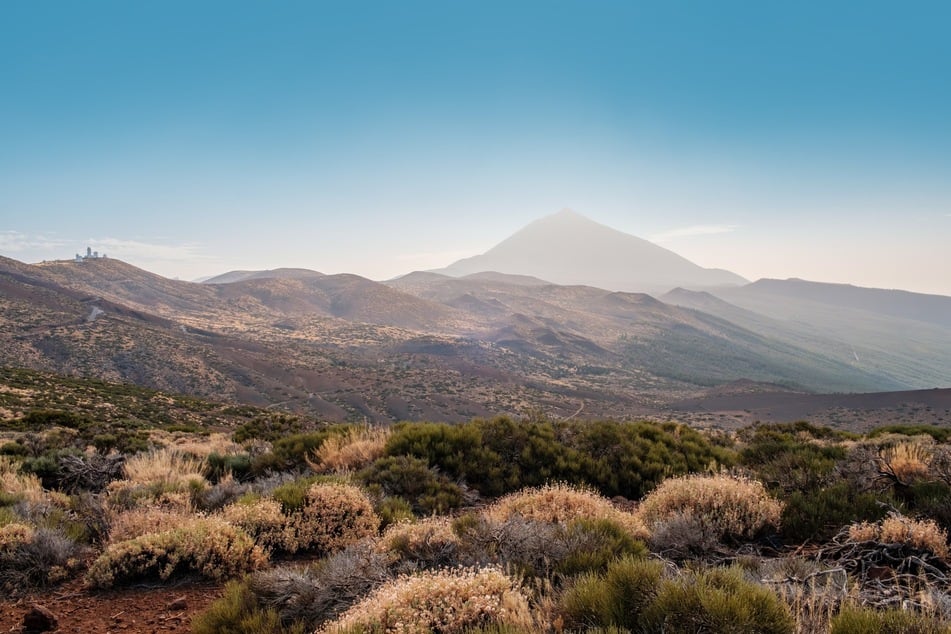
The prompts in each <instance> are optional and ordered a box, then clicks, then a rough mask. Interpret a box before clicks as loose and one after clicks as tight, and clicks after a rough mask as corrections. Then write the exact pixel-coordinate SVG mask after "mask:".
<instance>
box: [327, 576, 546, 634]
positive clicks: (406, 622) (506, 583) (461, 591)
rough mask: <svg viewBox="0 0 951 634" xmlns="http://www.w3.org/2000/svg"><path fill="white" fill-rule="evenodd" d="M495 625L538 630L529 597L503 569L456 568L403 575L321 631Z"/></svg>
mask: <svg viewBox="0 0 951 634" xmlns="http://www.w3.org/2000/svg"><path fill="white" fill-rule="evenodd" d="M493 625H496V626H501V627H502V628H504V627H506V626H508V627H512V628H524V629H525V630H528V631H533V630H534V629H535V628H534V627H533V623H532V617H531V612H530V611H529V607H528V600H527V599H526V597H525V595H524V594H522V592H521V591H520V590H519V589H518V587H517V586H516V585H515V583H514V582H513V580H512V579H510V578H509V577H507V576H506V575H505V574H504V573H503V572H502V571H501V570H499V569H497V568H483V569H481V570H468V569H456V570H439V571H434V572H426V573H422V574H418V575H413V576H406V577H399V578H397V579H395V580H394V581H391V582H388V583H386V584H384V585H383V586H381V587H380V588H378V589H377V590H375V591H374V592H373V593H372V594H370V595H369V596H368V597H366V598H365V599H363V600H362V601H360V602H359V603H357V604H356V605H354V606H352V607H351V608H350V609H349V610H347V611H346V612H344V613H343V614H342V615H341V616H340V617H339V618H338V619H337V620H335V621H332V622H330V623H328V624H326V625H324V626H323V627H321V628H320V629H318V630H317V632H318V634H335V633H344V632H352V631H354V630H357V631H371V632H381V633H382V632H401V633H407V634H410V633H413V634H415V633H419V634H424V633H426V634H428V633H430V632H464V631H466V630H468V629H472V628H478V627H483V626H493Z"/></svg>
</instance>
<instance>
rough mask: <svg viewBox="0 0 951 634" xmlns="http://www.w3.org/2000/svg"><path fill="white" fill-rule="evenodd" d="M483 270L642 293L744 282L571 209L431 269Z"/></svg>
mask: <svg viewBox="0 0 951 634" xmlns="http://www.w3.org/2000/svg"><path fill="white" fill-rule="evenodd" d="M482 271H498V272H500V273H510V274H519V275H532V276H534V277H539V278H541V279H544V280H548V281H550V282H553V283H555V284H584V285H588V286H596V287H598V288H604V289H609V290H612V291H632V292H646V293H662V292H667V291H669V290H671V289H673V288H676V287H678V286H679V287H684V288H692V289H697V288H713V287H719V286H736V285H739V284H745V283H746V282H747V280H745V279H743V278H742V277H740V276H739V275H736V274H734V273H731V272H729V271H724V270H722V269H705V268H703V267H701V266H698V265H696V264H694V263H693V262H691V261H689V260H687V259H686V258H683V257H681V256H679V255H677V254H676V253H674V252H673V251H669V250H667V249H665V248H663V247H659V246H657V245H656V244H653V243H651V242H648V241H647V240H643V239H641V238H638V237H636V236H632V235H630V234H627V233H623V232H621V231H617V230H615V229H612V228H610V227H607V226H605V225H602V224H600V223H597V222H595V221H593V220H591V219H589V218H586V217H585V216H582V215H581V214H579V213H577V212H574V211H572V210H570V209H564V210H562V211H560V212H558V213H556V214H552V215H550V216H546V217H544V218H541V219H539V220H536V221H534V222H532V223H530V224H529V225H528V226H526V227H525V228H523V229H521V230H519V231H517V232H516V233H515V234H513V235H512V236H511V237H509V238H507V239H505V240H503V241H502V242H500V243H499V244H497V245H496V246H494V247H493V248H491V249H489V250H488V251H486V252H485V253H483V254H482V255H476V256H473V257H471V258H465V259H462V260H459V261H457V262H454V263H453V264H450V265H449V266H448V267H446V268H445V269H440V270H438V271H435V272H436V273H442V274H444V275H451V276H454V277H461V276H464V275H471V274H473V273H479V272H482Z"/></svg>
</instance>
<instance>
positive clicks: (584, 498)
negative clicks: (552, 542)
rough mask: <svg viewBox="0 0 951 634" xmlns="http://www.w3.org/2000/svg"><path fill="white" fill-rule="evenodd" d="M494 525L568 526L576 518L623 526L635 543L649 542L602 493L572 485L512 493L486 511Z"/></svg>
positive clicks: (633, 518) (641, 526)
mask: <svg viewBox="0 0 951 634" xmlns="http://www.w3.org/2000/svg"><path fill="white" fill-rule="evenodd" d="M483 515H484V516H485V517H486V518H488V519H489V520H491V521H494V522H504V521H505V520H508V519H510V518H512V517H516V516H518V517H521V518H524V519H527V520H535V521H539V522H554V523H567V522H570V521H572V520H574V519H576V518H579V517H581V518H585V519H588V520H602V519H604V520H610V521H612V522H616V523H617V524H618V525H620V526H623V527H624V528H625V529H626V530H627V532H628V533H629V534H630V536H631V537H632V538H634V539H646V538H647V536H648V533H647V529H646V527H645V526H644V524H643V522H642V521H641V520H640V519H639V518H638V517H636V516H635V515H633V514H631V513H627V512H625V511H621V510H619V509H618V508H616V507H615V506H614V505H613V504H611V502H610V500H608V499H607V498H604V497H602V496H601V495H599V494H598V493H596V492H594V491H592V490H590V489H587V488H584V487H578V486H571V485H568V484H550V485H546V486H543V487H539V488H534V489H525V490H522V491H518V492H516V493H511V494H509V495H506V496H505V497H502V498H500V499H498V500H496V501H495V502H494V503H493V504H492V505H490V506H489V507H487V508H486V509H485V510H484V511H483Z"/></svg>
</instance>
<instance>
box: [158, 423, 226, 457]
mask: <svg viewBox="0 0 951 634" xmlns="http://www.w3.org/2000/svg"><path fill="white" fill-rule="evenodd" d="M150 437H151V438H153V440H157V439H159V438H161V444H162V445H165V446H166V448H167V449H169V450H172V451H175V452H177V453H180V454H184V455H186V456H194V457H195V458H199V459H201V460H204V459H206V458H208V456H209V455H211V454H213V453H216V454H219V455H222V456H229V455H232V454H239V453H244V449H243V448H242V447H241V445H239V444H238V443H236V442H234V441H233V440H231V434H224V433H220V432H216V433H213V434H208V435H207V436H196V435H195V434H186V433H182V432H175V433H174V434H170V433H168V432H165V431H161V430H154V431H152V432H151V434H150Z"/></svg>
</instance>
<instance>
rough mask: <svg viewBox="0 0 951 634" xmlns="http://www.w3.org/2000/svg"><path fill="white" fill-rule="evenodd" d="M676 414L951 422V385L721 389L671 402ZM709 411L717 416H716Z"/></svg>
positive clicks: (859, 423) (849, 425) (851, 425)
mask: <svg viewBox="0 0 951 634" xmlns="http://www.w3.org/2000/svg"><path fill="white" fill-rule="evenodd" d="M670 409H671V411H672V412H674V416H680V415H682V414H683V413H687V412H689V413H691V415H692V417H693V419H694V420H700V421H704V420H705V421H714V422H718V423H720V424H723V422H724V420H730V421H733V422H734V423H735V424H737V425H744V424H749V423H753V422H757V421H759V422H792V421H799V420H811V421H813V422H817V423H821V424H825V425H829V424H832V425H837V426H839V427H842V428H846V429H850V430H854V431H867V430H868V429H871V428H873V427H877V426H880V425H886V424H894V423H901V424H916V423H920V424H932V425H934V424H937V425H951V389H933V390H913V391H901V392H877V393H870V394H803V393H795V392H786V391H782V390H757V391H743V392H736V393H730V392H728V391H727V392H725V393H717V391H712V392H711V393H710V394H707V395H703V396H699V397H696V398H690V399H684V400H682V401H677V402H674V403H671V405H670ZM704 414H711V415H713V414H715V415H717V416H718V417H719V419H718V418H712V417H710V416H704Z"/></svg>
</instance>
